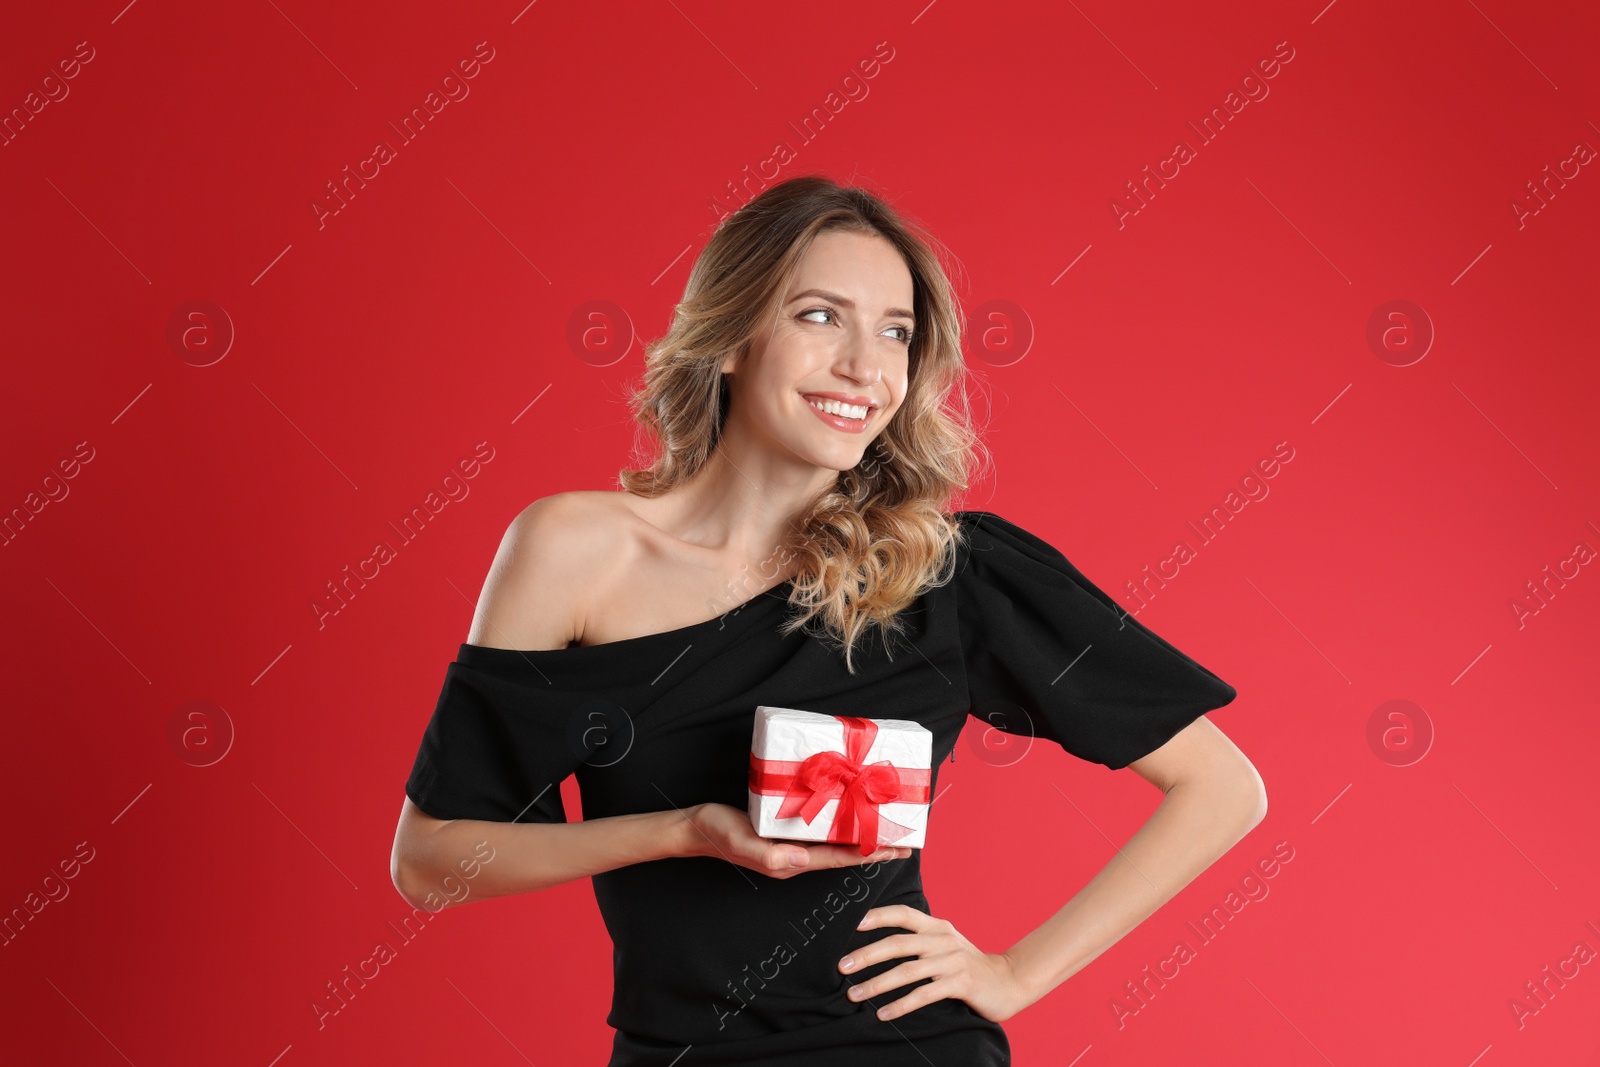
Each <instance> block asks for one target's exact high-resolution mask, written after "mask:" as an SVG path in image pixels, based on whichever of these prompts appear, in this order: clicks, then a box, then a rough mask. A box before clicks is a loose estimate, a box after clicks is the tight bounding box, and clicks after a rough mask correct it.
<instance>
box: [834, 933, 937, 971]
mask: <svg viewBox="0 0 1600 1067" xmlns="http://www.w3.org/2000/svg"><path fill="white" fill-rule="evenodd" d="M926 945H927V943H926V941H925V940H924V939H923V936H922V935H921V934H890V935H889V936H887V937H880V938H879V939H878V940H876V941H874V942H872V943H871V944H869V945H862V946H861V947H860V948H857V949H851V950H850V954H849V955H848V956H845V957H843V958H842V959H840V960H839V970H841V971H843V972H844V973H845V974H855V973H857V972H858V971H863V970H865V969H867V968H868V967H871V966H872V965H873V964H874V963H882V962H883V961H884V960H897V959H902V958H904V957H906V956H921V955H922V954H923V951H924V949H925V948H926ZM846 961H848V963H847V962H846Z"/></svg>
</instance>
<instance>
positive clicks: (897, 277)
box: [790, 230, 913, 311]
mask: <svg viewBox="0 0 1600 1067" xmlns="http://www.w3.org/2000/svg"><path fill="white" fill-rule="evenodd" d="M811 288H819V289H827V290H830V291H832V292H835V293H838V294H839V295H841V296H844V297H848V298H849V299H851V300H854V301H855V302H856V303H857V304H863V303H864V304H865V305H866V307H867V310H869V311H879V310H882V308H884V307H886V306H889V305H896V306H904V307H910V306H911V298H912V291H913V290H912V284H911V269H910V268H909V267H907V266H906V261H905V260H904V259H903V258H902V257H901V255H900V250H899V249H897V248H895V246H894V245H892V244H890V243H889V241H888V239H887V238H885V237H882V236H879V235H878V234H875V233H855V232H851V231H844V230H830V231H828V232H826V233H821V234H818V235H817V236H816V238H815V239H814V240H813V241H812V242H811V247H810V248H808V249H806V252H805V255H803V256H801V257H800V262H799V264H798V265H797V269H796V271H795V279H794V284H793V285H791V286H790V292H795V293H798V292H804V291H805V290H807V289H811Z"/></svg>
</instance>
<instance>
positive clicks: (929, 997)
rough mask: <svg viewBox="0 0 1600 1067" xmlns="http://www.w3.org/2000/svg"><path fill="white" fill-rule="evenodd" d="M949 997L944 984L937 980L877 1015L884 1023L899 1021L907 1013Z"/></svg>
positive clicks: (894, 1002)
mask: <svg viewBox="0 0 1600 1067" xmlns="http://www.w3.org/2000/svg"><path fill="white" fill-rule="evenodd" d="M948 996H950V994H949V993H948V992H946V989H945V987H944V985H943V983H941V982H939V981H938V980H935V981H932V982H929V983H928V984H927V985H919V986H917V988H915V989H913V990H912V991H911V992H909V993H907V994H906V995H905V996H903V997H900V998H899V999H898V1000H894V1001H891V1002H890V1003H888V1004H885V1005H883V1006H882V1007H881V1008H879V1009H878V1012H877V1015H878V1018H879V1019H882V1020H884V1021H888V1020H889V1019H898V1018H900V1016H902V1015H905V1014H906V1013H907V1012H913V1011H916V1010H917V1009H918V1008H920V1007H922V1006H923V1005H924V1004H932V1003H933V1002H934V1001H936V1000H944V999H945V998H946V997H948Z"/></svg>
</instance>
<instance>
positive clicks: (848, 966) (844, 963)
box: [839, 956, 856, 971]
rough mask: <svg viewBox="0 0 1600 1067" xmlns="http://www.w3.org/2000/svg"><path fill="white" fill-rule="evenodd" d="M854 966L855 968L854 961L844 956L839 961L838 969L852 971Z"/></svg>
mask: <svg viewBox="0 0 1600 1067" xmlns="http://www.w3.org/2000/svg"><path fill="white" fill-rule="evenodd" d="M855 966H856V961H855V960H853V959H851V958H850V957H849V956H846V957H845V958H844V959H842V960H840V961H839V969H840V970H841V971H850V970H854V969H855Z"/></svg>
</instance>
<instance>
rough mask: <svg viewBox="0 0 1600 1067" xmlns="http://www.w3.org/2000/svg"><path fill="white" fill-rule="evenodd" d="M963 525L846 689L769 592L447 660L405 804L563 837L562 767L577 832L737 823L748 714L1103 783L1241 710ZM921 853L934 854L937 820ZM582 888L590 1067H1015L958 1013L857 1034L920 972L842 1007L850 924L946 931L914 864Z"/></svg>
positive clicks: (950, 1004)
mask: <svg viewBox="0 0 1600 1067" xmlns="http://www.w3.org/2000/svg"><path fill="white" fill-rule="evenodd" d="M957 518H958V519H959V520H960V522H961V525H962V528H963V530H964V531H965V532H966V535H967V540H966V544H964V545H963V546H962V548H961V551H960V554H959V558H958V559H957V561H956V572H955V575H954V577H953V578H952V579H951V581H950V582H949V583H948V584H946V585H944V586H940V587H935V588H930V589H928V590H926V591H925V592H924V593H923V595H922V596H921V597H919V598H918V600H917V601H916V602H915V603H914V604H913V605H912V606H911V607H910V608H908V609H907V610H906V611H905V612H904V613H903V615H902V619H903V621H904V623H905V630H904V632H903V633H902V634H901V635H900V636H899V637H897V638H895V639H894V642H893V649H892V653H886V652H885V651H884V649H883V642H882V639H881V637H880V636H879V635H878V634H877V633H876V632H872V633H869V634H868V636H867V637H866V638H865V639H864V640H862V641H861V642H860V643H859V644H858V645H857V647H856V650H855V654H854V656H855V662H856V667H857V670H856V673H855V674H854V675H851V674H849V673H848V672H847V671H846V670H845V668H844V662H843V657H842V656H841V655H840V654H839V653H837V652H836V651H835V650H834V649H833V648H832V646H831V643H829V642H826V641H823V640H820V639H818V638H816V637H814V636H811V635H809V634H807V633H806V632H804V631H801V632H796V633H793V634H789V635H787V636H784V635H782V634H780V633H779V627H780V624H781V623H782V622H783V621H784V618H785V613H786V607H787V601H788V597H789V595H790V593H791V591H792V584H791V583H788V582H785V583H784V584H783V585H780V586H778V587H777V588H775V589H772V590H769V591H768V592H766V593H763V594H761V595H759V596H756V597H754V598H752V599H751V600H749V601H747V602H745V603H744V604H741V605H739V606H738V607H736V608H734V609H732V610H731V611H729V612H728V613H726V614H725V615H722V616H719V617H717V618H715V619H709V620H706V621H705V622H702V623H698V624H696V625H693V626H686V627H682V628H679V629H676V630H671V631H666V632H662V633H657V634H650V635H646V636H644V637H638V638H631V639H628V640H623V641H615V642H610V643H607V644H602V645H593V646H587V647H584V646H574V647H570V648H565V649H554V650H545V651H514V650H506V649H494V648H486V647H481V646H475V645H467V644H463V645H461V646H460V649H459V651H458V654H457V658H456V661H455V662H454V663H452V664H450V666H449V668H448V669H447V671H446V674H445V682H444V687H443V690H442V692H441V693H440V696H439V701H438V704H437V705H436V706H435V708H434V712H433V718H432V720H431V721H430V722H429V724H428V727H427V730H426V732H425V734H424V737H423V741H422V745H421V747H420V749H419V750H418V753H417V757H416V761H415V763H414V764H413V766H412V770H411V775H410V778H409V780H408V781H407V783H406V793H407V795H408V796H410V798H411V800H412V801H413V803H415V804H416V805H417V806H418V807H419V808H421V809H422V810H423V811H425V812H427V813H428V814H429V815H432V816H435V817H436V818H441V819H486V820H490V821H503V822H509V821H513V820H514V821H520V822H558V821H562V820H563V819H564V815H563V813H562V807H561V799H560V782H561V780H562V779H563V778H565V777H566V776H567V775H568V774H573V773H575V774H576V775H577V781H578V786H579V790H580V794H581V796H582V803H583V815H584V818H586V819H594V818H604V817H606V816H611V815H622V814H630V813H635V812H647V811H663V810H671V809H673V808H680V809H681V808H686V807H688V806H690V805H693V804H698V803H703V802H712V801H714V802H719V803H723V804H729V805H731V806H733V807H736V808H739V809H741V810H743V809H744V808H745V807H746V799H747V794H746V784H747V775H748V766H749V751H750V735H751V730H752V726H753V723H754V717H755V709H756V707H757V706H758V705H761V704H768V705H775V706H779V707H789V708H800V709H804V710H807V711H817V712H822V713H825V714H837V715H861V716H870V717H875V718H895V719H912V720H915V721H917V722H920V723H922V724H923V725H924V726H926V727H927V728H928V729H929V730H930V731H931V732H932V733H933V758H934V772H933V784H932V795H933V796H934V797H937V796H938V792H939V785H938V773H939V767H940V764H942V763H943V762H944V760H945V759H947V758H948V757H949V756H950V754H951V751H952V750H953V749H954V747H955V744H956V740H957V737H958V736H959V734H960V732H961V728H962V725H963V724H964V723H965V721H966V719H967V717H968V716H969V714H971V715H976V716H979V717H981V718H982V719H983V721H984V722H985V723H986V724H987V725H990V726H996V727H998V728H1000V729H1003V730H1006V731H1007V732H1009V733H1017V734H1032V735H1034V736H1036V737H1040V738H1044V739H1047V740H1049V741H1052V742H1055V743H1056V744H1059V745H1060V746H1061V747H1062V748H1064V749H1065V750H1066V751H1068V752H1071V753H1073V754H1074V755H1077V756H1079V757H1081V758H1083V759H1087V760H1093V761H1096V762H1099V763H1103V764H1105V765H1106V766H1108V767H1122V766H1126V765H1127V764H1128V763H1129V762H1131V761H1133V760H1135V759H1138V758H1139V757H1140V756H1143V755H1145V754H1146V753H1148V752H1150V751H1153V750H1154V749H1156V748H1158V747H1160V746H1161V744H1163V743H1164V742H1165V741H1166V740H1168V739H1169V738H1170V737H1172V736H1173V735H1174V734H1176V733H1177V732H1178V731H1179V730H1181V729H1182V728H1183V727H1184V726H1185V725H1187V724H1188V723H1189V722H1192V721H1193V720H1194V719H1196V718H1198V717H1199V716H1200V715H1202V714H1204V713H1205V712H1207V711H1209V710H1212V709H1214V708H1218V707H1221V706H1223V705H1225V704H1227V703H1228V702H1229V701H1231V700H1232V699H1233V698H1234V696H1235V695H1236V694H1235V692H1234V690H1233V688H1232V687H1231V686H1229V685H1228V684H1227V683H1226V682H1223V681H1222V680H1221V679H1219V678H1218V677H1217V676H1216V675H1214V674H1212V673H1211V672H1210V671H1208V670H1206V669H1205V668H1204V667H1201V666H1200V665H1199V664H1198V663H1196V662H1194V661H1193V660H1191V659H1189V658H1188V657H1187V656H1185V655H1184V654H1183V653H1181V652H1179V651H1178V650H1177V649H1175V648H1174V647H1173V646H1172V645H1170V644H1168V643H1167V642H1166V641H1164V640H1162V639H1161V638H1159V637H1157V636H1156V635H1155V634H1154V633H1152V632H1150V631H1149V630H1148V629H1147V628H1145V627H1144V626H1142V625H1140V624H1138V623H1137V622H1135V621H1134V620H1132V619H1131V618H1128V617H1127V616H1126V615H1125V614H1124V613H1123V612H1122V611H1121V610H1120V609H1118V608H1117V606H1116V604H1115V602H1113V601H1112V600H1111V598H1110V597H1108V596H1107V595H1106V594H1105V593H1103V592H1102V591H1100V590H1099V589H1098V588H1096V587H1095V586H1094V585H1093V583H1091V582H1090V581H1089V580H1088V579H1087V578H1085V577H1084V576H1083V575H1082V574H1081V573H1080V572H1079V571H1077V570H1076V568H1074V567H1073V566H1072V564H1071V563H1069V562H1068V561H1067V560H1066V558H1065V557H1064V556H1062V555H1061V553H1060V552H1058V551H1057V550H1055V549H1054V548H1052V547H1051V546H1050V545H1049V544H1047V543H1046V542H1044V541H1042V540H1040V539H1039V538H1037V537H1035V536H1033V535H1032V534H1030V533H1028V532H1027V531H1025V530H1023V529H1021V528H1020V527H1017V526H1016V525H1014V524H1012V523H1010V522H1007V521H1006V520H1005V519H1002V518H1000V517H999V516H997V515H994V514H992V513H989V512H981V511H969V512H959V513H957ZM1069 665H1070V669H1068V667H1069ZM1063 672H1064V673H1063ZM975 728H982V727H975ZM927 847H929V848H938V847H939V819H938V813H937V804H935V809H934V811H933V812H932V813H930V819H929V823H928V835H927ZM591 881H592V884H593V886H594V891H595V897H596V900H597V902H598V904H599V908H600V912H601V915H602V917H603V918H604V920H605V923H606V928H607V931H608V932H609V933H610V935H611V938H612V941H613V944H614V947H615V951H614V953H613V972H614V984H613V993H612V1002H611V1008H610V1011H609V1013H608V1014H607V1016H606V1022H607V1023H608V1024H609V1025H611V1026H612V1027H614V1028H615V1029H616V1031H617V1032H616V1035H615V1039H614V1042H613V1048H612V1056H611V1060H610V1065H609V1067H643V1065H663V1067H665V1065H668V1064H673V1065H676V1067H699V1065H710V1064H718V1065H724V1064H748V1063H763V1064H774V1065H779V1067H841V1065H842V1067H849V1065H852V1064H863V1065H865V1064H871V1065H873V1067H895V1065H898V1064H906V1065H915V1067H926V1065H927V1064H928V1063H930V1062H931V1063H933V1064H935V1065H944V1064H952V1065H955V1064H960V1065H963V1067H1000V1065H1008V1064H1009V1063H1010V1062H1011V1057H1010V1051H1009V1046H1008V1044H1007V1041H1006V1037H1005V1032H1004V1030H1003V1029H1002V1028H1001V1027H1000V1026H999V1025H998V1024H996V1023H992V1022H989V1021H988V1020H986V1019H984V1018H982V1017H981V1016H979V1015H978V1014H977V1013H976V1012H974V1011H973V1010H972V1009H971V1008H970V1007H968V1006H967V1005H966V1004H965V1003H964V1002H962V1001H959V1000H953V999H948V998H947V999H944V1000H940V1001H935V1002H934V1003H932V1004H929V1005H926V1006H924V1007H922V1008H919V1009H917V1010H915V1011H913V1012H911V1013H909V1014H908V1015H905V1016H902V1017H900V1018H897V1019H893V1020H890V1021H887V1022H885V1021H881V1020H879V1019H878V1018H877V1017H876V1015H875V1014H874V1013H875V1012H876V1010H877V1008H878V1007H881V1006H882V1005H883V1004H886V1003H889V1002H891V1001H893V1000H896V999H898V998H900V997H901V996H904V995H905V994H906V993H908V992H910V991H911V990H912V989H914V988H917V987H918V986H920V985H922V984H925V983H926V981H927V980H926V979H924V980H922V981H919V982H916V983H913V984H910V985H907V986H902V987H900V988H899V989H895V990H892V991H890V992H889V993H888V994H885V995H884V996H881V997H878V998H875V999H874V1000H873V1001H870V1002H864V1003H860V1004H857V1003H854V1002H852V1001H850V1000H848V999H847V997H846V995H845V994H846V992H847V991H848V989H849V987H850V986H851V985H853V984H855V983H856V982H859V981H862V980H864V979H866V978H869V977H872V976H873V975H876V974H879V973H882V972H884V971H887V970H890V969H892V968H893V967H895V966H897V965H898V963H899V962H901V961H898V960H889V961H885V962H882V963H879V964H876V965H874V966H872V967H869V968H866V969H865V970H864V971H862V972H859V973H858V974H854V975H848V976H847V975H844V974H842V973H840V971H839V970H838V967H837V963H838V961H839V960H840V959H841V958H842V957H843V956H845V955H846V954H847V953H848V952H850V950H852V949H854V948H857V947H859V946H862V945H865V944H868V943H870V942H872V941H876V940H878V939H879V938H882V937H885V936H888V935H890V934H894V933H900V932H903V931H901V930H900V929H898V928H878V929H874V930H867V931H857V930H856V929H855V924H856V922H857V920H858V919H860V917H861V916H862V915H863V914H864V913H865V912H866V911H867V910H869V909H870V908H874V907H879V906H882V905H885V904H893V903H903V904H907V905H909V906H911V907H913V908H916V909H918V910H920V911H924V912H927V913H929V914H932V915H939V914H940V912H939V911H938V909H937V908H935V907H931V906H930V904H929V901H928V899H927V897H926V896H925V894H924V893H923V890H922V879H921V853H920V852H919V851H915V850H914V851H913V852H912V854H911V857H910V858H909V859H905V860H896V861H890V862H887V863H879V864H873V865H871V866H864V867H853V868H844V869H839V870H819V871H808V872H805V873H803V874H801V875H799V876H798V877H795V878H790V879H785V880H776V879H770V878H766V877H764V876H762V875H760V874H758V873H756V872H754V871H748V870H745V869H744V868H741V867H738V866H737V865H735V864H732V863H730V862H728V861H726V860H723V859H721V858H710V857H680V858H672V859H665V860H657V861H653V862H649V863H638V864H632V865H629V866H627V867H622V868H619V869H617V870H614V871H608V872H605V873H603V874H600V875H596V876H595V877H594V878H593V879H592V880H591ZM1063 899H1064V898H1063ZM1044 918H1045V916H1039V919H1040V920H1041V921H1042V920H1043V919H1044ZM1003 947H1005V946H994V947H992V948H991V951H998V950H999V948H1003Z"/></svg>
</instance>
